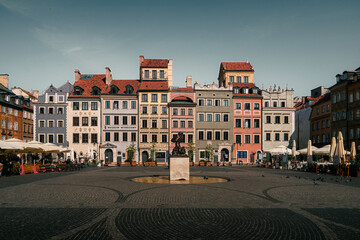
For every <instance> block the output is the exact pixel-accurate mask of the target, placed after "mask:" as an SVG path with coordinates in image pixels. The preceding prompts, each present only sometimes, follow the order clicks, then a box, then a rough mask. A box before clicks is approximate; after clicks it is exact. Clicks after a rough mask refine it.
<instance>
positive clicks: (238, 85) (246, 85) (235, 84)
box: [231, 83, 256, 88]
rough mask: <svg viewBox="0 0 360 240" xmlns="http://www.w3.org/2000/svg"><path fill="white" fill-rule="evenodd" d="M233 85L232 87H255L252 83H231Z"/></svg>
mask: <svg viewBox="0 0 360 240" xmlns="http://www.w3.org/2000/svg"><path fill="white" fill-rule="evenodd" d="M231 84H232V85H233V87H239V88H243V87H247V88H254V87H256V86H255V84H254V83H231Z"/></svg>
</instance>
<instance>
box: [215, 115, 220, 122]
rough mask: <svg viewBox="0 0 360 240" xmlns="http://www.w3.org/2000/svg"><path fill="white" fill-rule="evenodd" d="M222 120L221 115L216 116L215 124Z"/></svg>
mask: <svg viewBox="0 0 360 240" xmlns="http://www.w3.org/2000/svg"><path fill="white" fill-rule="evenodd" d="M220 120H221V115H220V114H219V113H216V114H215V122H220Z"/></svg>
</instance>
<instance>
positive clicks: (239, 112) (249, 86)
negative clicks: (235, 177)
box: [232, 83, 262, 164]
mask: <svg viewBox="0 0 360 240" xmlns="http://www.w3.org/2000/svg"><path fill="white" fill-rule="evenodd" d="M233 89H234V94H233V108H234V109H233V124H234V125H233V134H234V135H233V139H234V143H233V144H234V148H233V149H234V150H233V156H232V162H233V163H234V164H239V163H241V162H242V163H244V164H253V163H255V161H256V159H257V154H258V153H260V152H261V149H262V146H261V143H262V139H261V126H262V122H261V121H262V119H261V108H262V96H261V93H260V90H259V89H258V88H257V87H256V86H255V85H254V84H253V83H233Z"/></svg>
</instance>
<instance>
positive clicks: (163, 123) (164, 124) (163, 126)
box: [161, 120, 167, 129]
mask: <svg viewBox="0 0 360 240" xmlns="http://www.w3.org/2000/svg"><path fill="white" fill-rule="evenodd" d="M161 128H163V129H166V128H167V121H166V120H161Z"/></svg>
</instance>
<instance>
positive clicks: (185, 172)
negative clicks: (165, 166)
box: [170, 157, 190, 181]
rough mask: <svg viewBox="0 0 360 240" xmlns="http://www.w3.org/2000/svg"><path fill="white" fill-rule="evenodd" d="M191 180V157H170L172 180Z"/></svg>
mask: <svg viewBox="0 0 360 240" xmlns="http://www.w3.org/2000/svg"><path fill="white" fill-rule="evenodd" d="M180 179H184V180H190V166H189V157H170V181H174V180H180Z"/></svg>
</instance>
